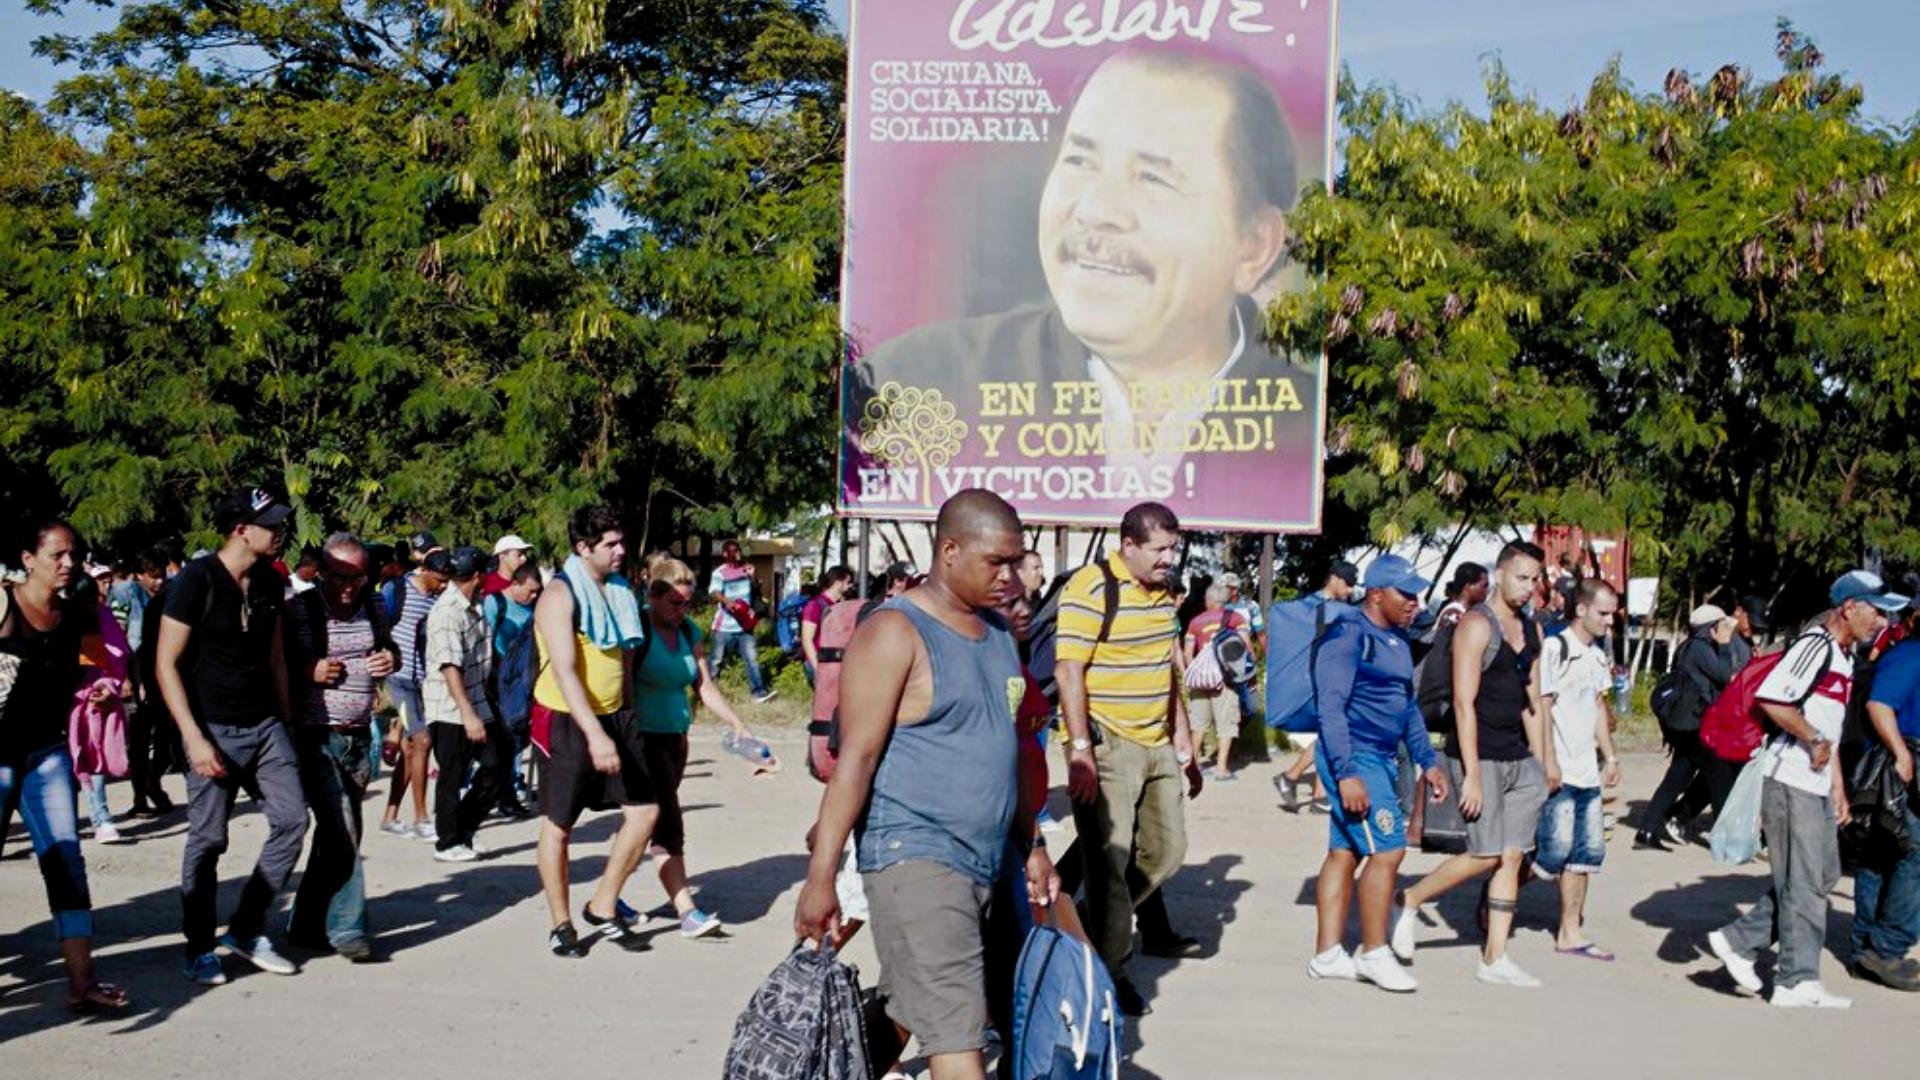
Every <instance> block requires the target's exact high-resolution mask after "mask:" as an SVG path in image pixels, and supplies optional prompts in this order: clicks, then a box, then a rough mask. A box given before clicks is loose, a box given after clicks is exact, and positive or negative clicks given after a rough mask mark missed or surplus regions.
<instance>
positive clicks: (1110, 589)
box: [1093, 559, 1120, 645]
mask: <svg viewBox="0 0 1920 1080" xmlns="http://www.w3.org/2000/svg"><path fill="white" fill-rule="evenodd" d="M1094 565H1096V566H1098V567H1099V568H1100V576H1101V578H1103V579H1105V580H1104V584H1105V586H1106V590H1105V593H1104V595H1103V596H1102V599H1101V610H1100V636H1098V637H1096V638H1094V639H1093V643H1094V644H1095V645H1099V644H1101V643H1102V642H1104V641H1106V640H1107V638H1108V637H1109V636H1111V635H1112V633H1113V620H1114V619H1115V618H1117V617H1118V616H1119V614H1120V579H1119V578H1117V577H1115V576H1114V574H1113V567H1111V566H1109V565H1107V561H1106V560H1105V559H1102V560H1100V561H1099V562H1098V563H1095V564H1094Z"/></svg>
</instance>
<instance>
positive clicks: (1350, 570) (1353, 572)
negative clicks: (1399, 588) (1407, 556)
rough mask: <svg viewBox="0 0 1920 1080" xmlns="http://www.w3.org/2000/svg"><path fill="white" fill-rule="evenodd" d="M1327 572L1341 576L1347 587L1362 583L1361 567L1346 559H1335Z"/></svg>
mask: <svg viewBox="0 0 1920 1080" xmlns="http://www.w3.org/2000/svg"><path fill="white" fill-rule="evenodd" d="M1403 561H1404V560H1403ZM1327 572H1328V573H1329V574H1332V575H1333V576H1334V577H1337V578H1339V579H1340V580H1341V581H1344V582H1346V583H1347V588H1349V589H1351V588H1353V587H1354V586H1355V585H1358V584H1360V570H1359V568H1357V567H1355V566H1354V565H1353V564H1352V563H1350V562H1348V561H1347V560H1345V559H1337V560H1335V561H1334V564H1333V568H1332V569H1330V570H1328V571H1327Z"/></svg>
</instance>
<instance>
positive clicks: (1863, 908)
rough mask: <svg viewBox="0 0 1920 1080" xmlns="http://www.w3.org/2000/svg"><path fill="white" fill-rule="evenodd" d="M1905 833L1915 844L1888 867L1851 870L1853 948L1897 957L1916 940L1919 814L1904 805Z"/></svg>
mask: <svg viewBox="0 0 1920 1080" xmlns="http://www.w3.org/2000/svg"><path fill="white" fill-rule="evenodd" d="M1907 835H1908V836H1910V837H1912V838H1913V841H1914V843H1915V844H1916V845H1917V846H1916V847H1915V848H1914V849H1913V850H1911V851H1909V852H1907V854H1906V857H1905V858H1903V859H1901V860H1900V861H1899V862H1897V863H1894V864H1893V866H1892V867H1891V868H1889V869H1886V870H1884V871H1883V870H1882V868H1880V867H1868V866H1861V867H1860V868H1859V869H1857V870H1855V871H1854V872H1853V950H1854V953H1855V954H1856V955H1858V954H1860V953H1866V952H1871V953H1873V954H1874V955H1875V956H1879V957H1882V958H1884V959H1887V960H1898V959H1900V958H1901V957H1903V956H1905V955H1907V952H1908V951H1909V950H1911V949H1912V948H1913V946H1914V944H1915V943H1916V942H1920V816H1916V815H1915V814H1914V812H1913V807H1912V805H1908V807H1907Z"/></svg>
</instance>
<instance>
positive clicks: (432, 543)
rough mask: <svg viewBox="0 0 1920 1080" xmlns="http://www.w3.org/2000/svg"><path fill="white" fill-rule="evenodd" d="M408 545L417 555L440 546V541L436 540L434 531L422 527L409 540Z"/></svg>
mask: <svg viewBox="0 0 1920 1080" xmlns="http://www.w3.org/2000/svg"><path fill="white" fill-rule="evenodd" d="M407 546H408V547H410V548H412V549H413V553H414V554H415V555H425V554H426V553H427V552H429V551H433V550H436V549H437V548H439V547H440V541H438V540H435V539H434V538H433V534H432V533H430V532H428V531H427V530H425V529H421V530H420V531H419V532H417V533H414V534H413V537H412V539H410V540H408V541H407Z"/></svg>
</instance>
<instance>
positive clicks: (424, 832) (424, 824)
mask: <svg viewBox="0 0 1920 1080" xmlns="http://www.w3.org/2000/svg"><path fill="white" fill-rule="evenodd" d="M413 838H414V839H416V840H438V839H440V833H439V832H438V831H437V830H435V829H434V827H433V822H431V821H416V822H414V823H413Z"/></svg>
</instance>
